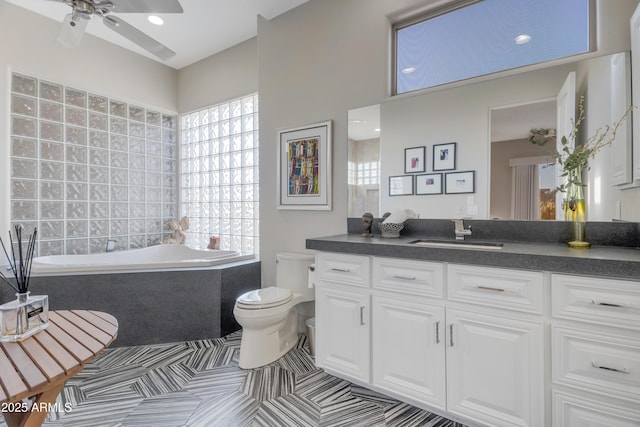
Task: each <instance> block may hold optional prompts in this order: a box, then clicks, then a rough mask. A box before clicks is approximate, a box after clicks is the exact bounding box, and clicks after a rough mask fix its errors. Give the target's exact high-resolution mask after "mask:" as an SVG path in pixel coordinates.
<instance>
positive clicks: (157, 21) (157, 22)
mask: <svg viewBox="0 0 640 427" xmlns="http://www.w3.org/2000/svg"><path fill="white" fill-rule="evenodd" d="M147 19H148V20H149V22H151V23H152V24H155V25H162V24H164V21H163V20H162V18H160V17H159V16H158V15H149V17H147Z"/></svg>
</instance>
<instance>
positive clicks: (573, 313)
mask: <svg viewBox="0 0 640 427" xmlns="http://www.w3.org/2000/svg"><path fill="white" fill-rule="evenodd" d="M551 312H552V315H553V317H557V318H563V319H569V320H582V321H585V322H592V323H597V324H599V325H609V326H618V327H621V328H631V329H636V330H637V329H640V282H631V281H624V280H612V279H600V278H594V277H582V276H569V275H563V274H554V275H552V276H551Z"/></svg>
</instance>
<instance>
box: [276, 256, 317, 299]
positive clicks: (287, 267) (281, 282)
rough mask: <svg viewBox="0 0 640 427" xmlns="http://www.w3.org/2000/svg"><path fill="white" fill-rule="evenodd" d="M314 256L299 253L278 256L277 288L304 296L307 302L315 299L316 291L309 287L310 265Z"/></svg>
mask: <svg viewBox="0 0 640 427" xmlns="http://www.w3.org/2000/svg"><path fill="white" fill-rule="evenodd" d="M314 261H315V257H314V256H313V255H309V254H305V253H297V252H280V253H278V254H277V255H276V263H277V264H276V286H277V287H279V288H285V289H290V290H291V291H292V292H295V293H297V294H302V295H304V300H305V301H311V300H313V299H314V298H315V289H313V288H310V287H309V265H311V264H313V262H314Z"/></svg>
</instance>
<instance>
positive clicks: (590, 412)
mask: <svg viewBox="0 0 640 427" xmlns="http://www.w3.org/2000/svg"><path fill="white" fill-rule="evenodd" d="M552 396H553V424H552V425H553V427H584V426H590V427H638V425H640V412H639V411H638V410H637V408H633V407H624V406H620V405H616V404H610V403H605V402H603V401H602V400H592V399H588V398H585V397H583V396H573V395H571V394H568V393H563V392H560V391H557V390H554V391H553V392H552Z"/></svg>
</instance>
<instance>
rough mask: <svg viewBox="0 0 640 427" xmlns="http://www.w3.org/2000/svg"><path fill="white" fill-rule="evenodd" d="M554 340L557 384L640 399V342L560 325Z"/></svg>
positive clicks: (553, 368) (553, 364) (553, 331)
mask: <svg viewBox="0 0 640 427" xmlns="http://www.w3.org/2000/svg"><path fill="white" fill-rule="evenodd" d="M551 337H552V338H551V339H552V343H551V350H552V355H553V356H552V361H551V378H552V381H553V382H554V384H563V385H568V386H572V387H578V388H580V389H585V390H588V391H591V392H594V393H600V394H604V395H607V396H616V397H618V398H622V399H629V400H635V401H637V400H638V399H640V357H639V355H640V340H637V339H634V338H633V337H631V336H624V335H622V334H621V335H613V334H604V333H597V332H592V331H584V330H580V329H573V328H564V327H559V326H552V328H551Z"/></svg>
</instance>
